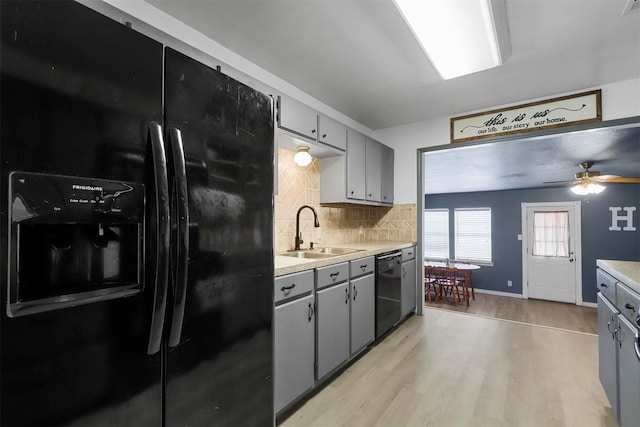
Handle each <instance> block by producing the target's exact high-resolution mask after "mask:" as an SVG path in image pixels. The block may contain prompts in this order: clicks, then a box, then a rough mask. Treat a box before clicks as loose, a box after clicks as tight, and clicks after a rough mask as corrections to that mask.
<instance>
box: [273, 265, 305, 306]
mask: <svg viewBox="0 0 640 427" xmlns="http://www.w3.org/2000/svg"><path fill="white" fill-rule="evenodd" d="M274 284H275V289H274V291H273V295H274V300H275V302H276V303H277V302H280V301H284V300H288V299H290V298H293V297H296V296H298V295H302V294H305V293H308V292H311V291H313V270H309V271H302V272H300V273H294V274H288V275H286V276H281V277H276V280H275V282H274Z"/></svg>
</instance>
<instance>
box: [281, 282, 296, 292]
mask: <svg viewBox="0 0 640 427" xmlns="http://www.w3.org/2000/svg"><path fill="white" fill-rule="evenodd" d="M295 287H296V284H295V283H292V284H291V286H283V287H281V288H280V290H281V291H282V292H284V293H289V292H291V289H293V288H295Z"/></svg>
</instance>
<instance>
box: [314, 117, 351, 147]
mask: <svg viewBox="0 0 640 427" xmlns="http://www.w3.org/2000/svg"><path fill="white" fill-rule="evenodd" d="M318 141H319V142H322V143H323V144H327V145H330V146H332V147H335V148H338V149H340V150H342V151H345V150H346V149H347V127H346V126H345V125H343V124H342V123H340V122H338V121H336V120H333V119H332V118H331V117H327V116H325V115H323V114H319V115H318Z"/></svg>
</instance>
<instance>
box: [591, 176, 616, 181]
mask: <svg viewBox="0 0 640 427" xmlns="http://www.w3.org/2000/svg"><path fill="white" fill-rule="evenodd" d="M612 178H622V177H621V176H620V175H598V176H591V177H589V179H591V180H593V181H599V182H607V181H609V180H610V179H612Z"/></svg>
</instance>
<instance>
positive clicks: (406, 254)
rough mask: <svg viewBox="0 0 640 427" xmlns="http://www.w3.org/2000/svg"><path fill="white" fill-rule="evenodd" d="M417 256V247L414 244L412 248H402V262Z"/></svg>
mask: <svg viewBox="0 0 640 427" xmlns="http://www.w3.org/2000/svg"><path fill="white" fill-rule="evenodd" d="M415 258H416V247H415V246H412V247H410V248H405V249H403V250H402V262H407V261H409V260H412V259H415Z"/></svg>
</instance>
